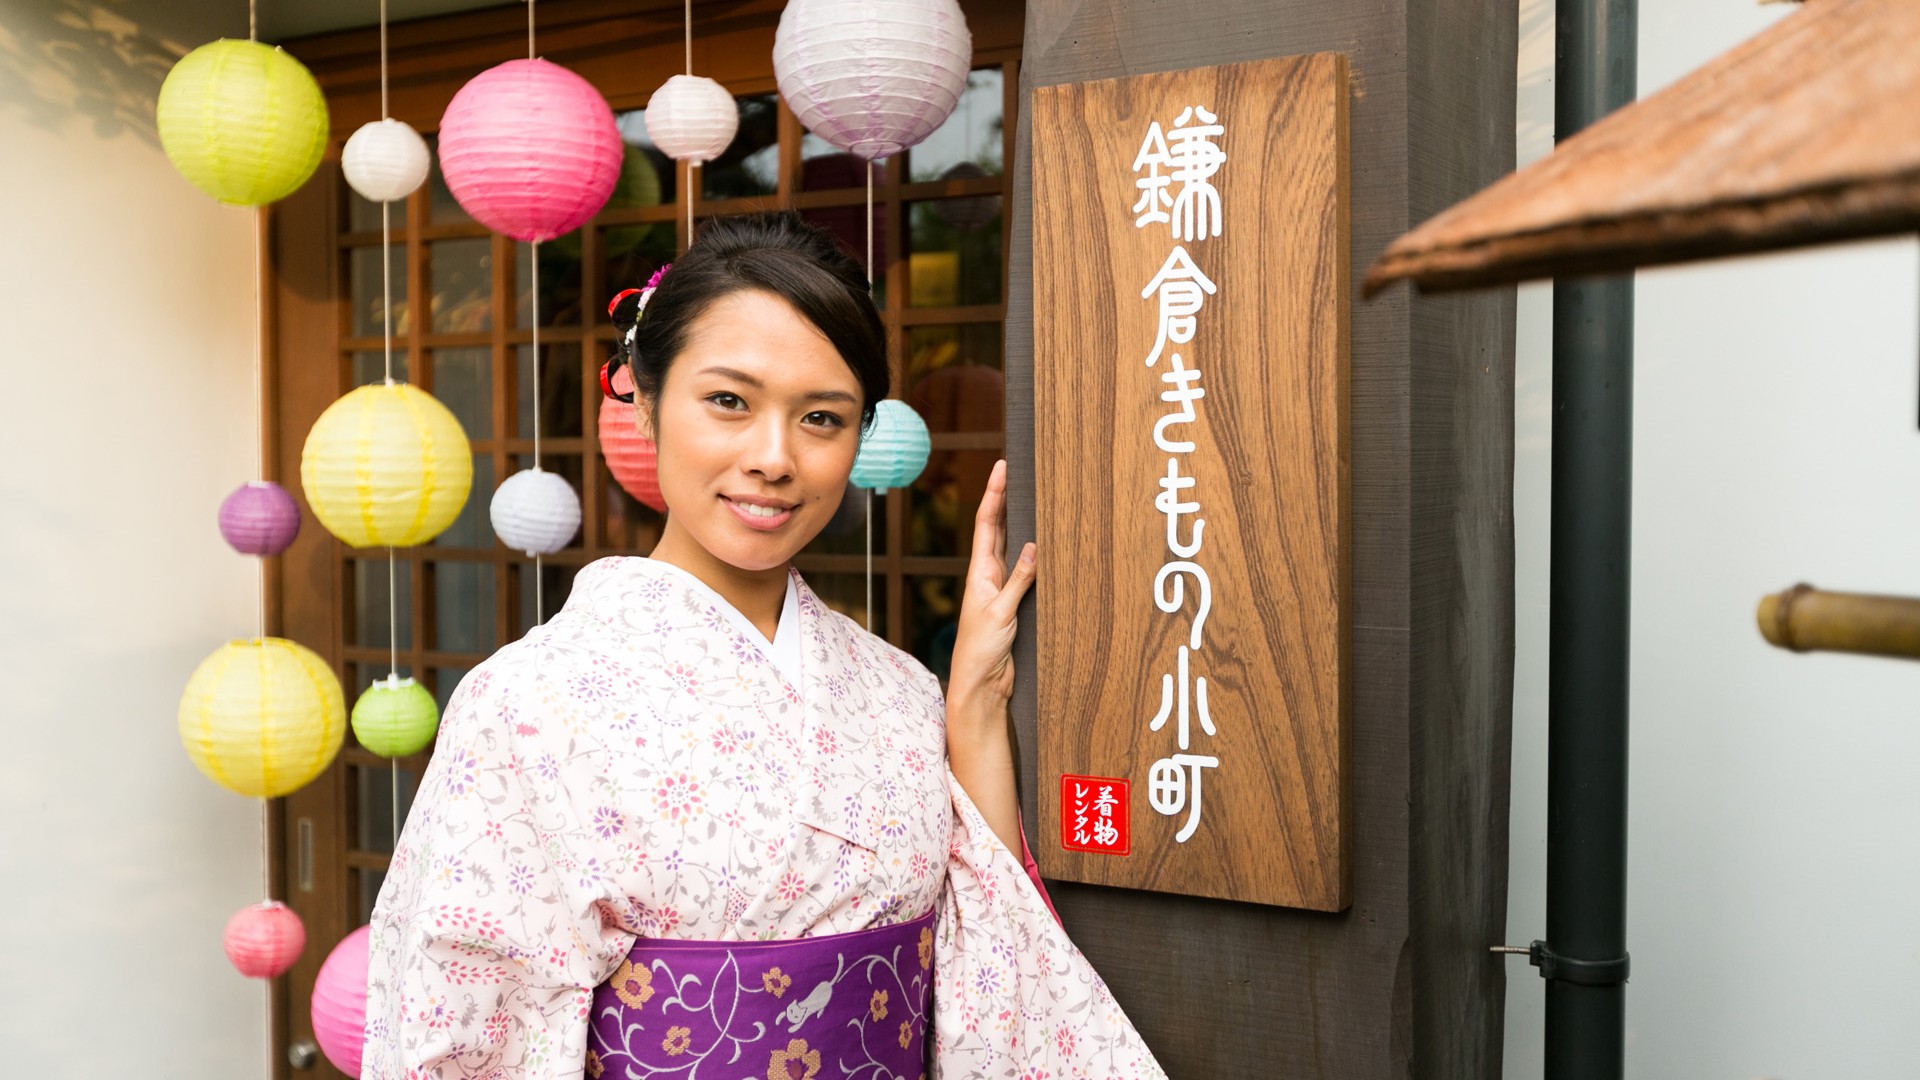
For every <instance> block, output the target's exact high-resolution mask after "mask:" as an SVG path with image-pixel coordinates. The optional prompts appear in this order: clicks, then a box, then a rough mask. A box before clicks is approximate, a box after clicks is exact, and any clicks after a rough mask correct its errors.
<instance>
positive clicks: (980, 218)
mask: <svg viewBox="0 0 1920 1080" xmlns="http://www.w3.org/2000/svg"><path fill="white" fill-rule="evenodd" d="M992 175H993V174H992V173H990V172H988V171H987V170H985V169H983V168H981V167H980V166H979V165H976V164H974V163H973V162H971V161H957V162H955V163H954V164H953V165H952V166H951V167H950V168H948V169H947V171H946V172H943V173H941V174H940V179H942V180H984V179H986V178H987V177H990V176H992ZM927 205H928V206H931V207H933V213H934V215H935V216H936V217H938V218H939V219H940V220H942V221H944V222H946V223H947V224H949V225H951V226H953V227H954V228H956V229H959V230H960V231H961V232H973V231H974V230H975V229H979V228H983V227H985V226H986V225H988V224H989V223H991V222H992V221H993V219H994V218H997V217H999V216H1000V196H998V195H969V196H967V197H965V198H960V199H935V200H933V201H932V202H930V203H928V204H927Z"/></svg>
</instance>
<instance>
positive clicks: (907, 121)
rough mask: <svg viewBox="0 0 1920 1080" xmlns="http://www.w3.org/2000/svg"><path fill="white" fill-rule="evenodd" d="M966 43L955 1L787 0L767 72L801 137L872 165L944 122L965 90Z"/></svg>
mask: <svg viewBox="0 0 1920 1080" xmlns="http://www.w3.org/2000/svg"><path fill="white" fill-rule="evenodd" d="M972 65H973V35H972V34H971V33H970V32H969V31H968V30H967V20H966V16H964V15H962V14H961V13H960V5H959V4H958V3H956V2H955V0H790V2H789V3H788V4H787V7H786V10H785V11H782V12H781V13H780V26H779V28H778V29H777V30H775V31H774V34H773V74H774V78H775V80H776V81H778V83H779V84H780V93H781V95H782V96H784V97H785V98H786V99H787V106H788V107H789V108H791V109H792V110H793V112H794V115H795V116H798V117H799V118H800V122H801V123H802V124H804V125H806V127H807V130H808V131H811V132H813V133H814V134H815V135H818V136H820V137H821V138H823V139H825V140H827V141H828V142H830V143H832V144H833V145H834V146H837V147H839V148H840V149H842V150H845V151H847V152H848V153H850V154H853V155H855V156H858V157H862V158H865V159H867V160H868V161H873V160H875V159H877V158H883V157H890V156H892V155H894V154H897V153H899V152H900V151H902V150H905V149H906V148H907V147H909V146H912V145H914V144H915V143H918V142H919V141H920V140H922V139H924V138H926V137H927V136H928V135H930V134H932V133H933V131H934V129H935V128H937V127H939V126H940V125H941V124H942V123H944V122H945V121H946V119H947V117H948V115H949V114H951V113H952V112H953V109H954V106H955V105H957V104H959V101H960V94H961V92H962V91H964V90H966V88H967V69H968V68H970V67H971V66H972Z"/></svg>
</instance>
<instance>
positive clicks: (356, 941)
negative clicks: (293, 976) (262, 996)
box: [311, 926, 369, 1077]
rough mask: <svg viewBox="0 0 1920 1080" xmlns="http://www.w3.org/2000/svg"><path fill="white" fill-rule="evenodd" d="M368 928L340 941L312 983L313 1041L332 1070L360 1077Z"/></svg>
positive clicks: (365, 1025)
mask: <svg viewBox="0 0 1920 1080" xmlns="http://www.w3.org/2000/svg"><path fill="white" fill-rule="evenodd" d="M368 945H369V941H368V937H367V928H366V927H364V926H363V927H361V928H360V929H358V930H355V931H354V932H353V933H351V934H348V935H347V936H346V937H344V938H341V939H340V944H338V945H335V946H334V947H333V951H332V952H330V953H328V954H327V960H326V962H325V963H323V964H321V965H320V974H319V975H316V976H315V977H314V980H313V996H312V998H311V1001H312V1003H313V1041H314V1042H316V1043H319V1044H320V1052H321V1053H323V1054H325V1055H327V1060H328V1061H330V1062H332V1063H333V1067H334V1068H336V1069H339V1070H340V1071H341V1072H343V1073H346V1074H347V1075H348V1076H355V1077H357V1076H359V1075H360V1058H361V1056H362V1055H363V1054H364V1053H365V1052H366V1045H367V1034H366V1028H367V959H368V957H367V953H368Z"/></svg>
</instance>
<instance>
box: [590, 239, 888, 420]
mask: <svg viewBox="0 0 1920 1080" xmlns="http://www.w3.org/2000/svg"><path fill="white" fill-rule="evenodd" d="M753 289H757V290H761V291H764V292H769V293H772V294H773V295H775V296H778V297H779V298H781V299H782V300H785V301H786V302H787V303H789V304H791V305H793V309H794V310H795V311H798V312H799V313H800V316H801V318H804V319H806V320H807V321H808V322H810V323H812V324H813V325H814V326H815V327H816V328H818V329H819V331H820V332H821V333H822V334H824V335H826V338H827V341H828V342H830V343H832V345H833V347H834V348H835V349H836V350H838V351H839V353H840V358H841V359H842V360H845V361H846V362H847V367H849V368H851V369H852V370H853V374H854V377H855V378H856V379H858V380H860V390H861V396H862V397H863V398H864V404H863V406H862V409H861V422H862V424H863V425H864V424H868V423H871V422H872V421H873V414H874V410H875V408H877V407H878V405H879V403H880V402H881V401H882V400H883V399H885V398H886V396H887V390H888V388H889V386H890V384H891V381H892V380H891V375H890V374H889V372H888V369H887V349H886V336H885V332H884V330H883V328H882V325H881V322H880V312H879V310H878V309H877V308H875V307H874V304H873V289H872V287H871V286H869V285H868V283H867V275H866V272H865V271H864V270H862V269H861V268H860V264H859V263H858V262H856V261H855V260H854V258H853V257H852V256H851V255H849V254H847V252H846V251H845V250H843V249H842V248H841V247H840V244H839V242H838V241H836V240H835V239H834V238H833V234H831V233H829V232H827V231H826V230H824V229H820V228H817V227H815V226H813V225H809V224H807V223H806V222H805V221H803V220H801V218H800V215H798V214H795V213H791V212H780V213H762V214H743V215H739V216H737V217H719V218H714V219H713V220H711V221H709V222H707V223H706V224H705V225H704V226H702V227H701V229H700V236H699V238H698V239H697V240H695V241H694V243H693V245H692V246H691V247H689V248H688V249H687V251H686V254H684V255H682V256H680V257H679V258H678V259H675V260H674V261H673V268H672V269H671V270H668V271H667V272H666V273H665V274H664V275H662V276H661V278H660V284H659V286H658V287H657V288H655V289H654V292H653V296H652V297H651V298H650V299H649V300H648V301H647V306H646V312H645V314H644V316H642V317H641V318H640V319H639V322H638V326H637V328H636V327H635V321H634V320H635V315H636V313H637V312H639V309H640V301H639V297H638V296H629V297H626V298H624V299H622V300H621V301H620V302H619V304H617V305H615V307H614V310H613V325H614V328H615V329H617V330H618V331H619V332H620V335H621V341H622V342H623V343H624V342H625V341H626V340H627V339H626V333H627V331H628V329H630V328H633V329H635V332H634V335H633V339H632V344H631V346H626V345H624V344H623V346H622V347H624V348H626V349H627V356H626V360H627V363H628V365H629V366H631V368H632V370H633V385H634V391H635V394H636V395H637V399H645V400H648V401H658V400H659V398H660V388H661V387H662V386H663V385H665V384H666V381H667V368H668V367H669V366H670V365H671V364H672V363H673V361H674V358H675V357H677V356H679V355H680V352H681V350H682V349H684V348H685V347H686V344H687V332H688V330H689V329H690V328H691V327H692V325H693V322H694V320H695V319H698V318H699V317H700V315H701V313H703V312H705V311H706V310H707V308H709V307H711V306H712V305H713V303H714V301H716V300H719V299H721V298H722V297H725V296H728V295H730V294H732V293H736V292H744V291H747V290H753Z"/></svg>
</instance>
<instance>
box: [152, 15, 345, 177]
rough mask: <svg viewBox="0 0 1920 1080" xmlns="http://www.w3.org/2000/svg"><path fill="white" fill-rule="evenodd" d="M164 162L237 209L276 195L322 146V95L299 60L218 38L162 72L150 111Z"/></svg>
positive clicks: (313, 163)
mask: <svg viewBox="0 0 1920 1080" xmlns="http://www.w3.org/2000/svg"><path fill="white" fill-rule="evenodd" d="M154 113H155V117H154V118H155V120H156V122H157V124H158V127H159V128H160V145H161V147H162V148H163V149H165V150H166V152H167V159H168V160H169V161H172V162H173V167H174V168H176V169H178V170H180V174H181V175H182V176H185V177H186V178H187V179H188V180H191V181H192V182H193V186H195V187H197V188H199V189H200V190H201V191H204V192H206V193H207V194H209V195H211V196H213V197H214V198H216V199H219V200H220V201H221V202H223V203H231V204H234V205H237V206H259V205H261V204H262V203H270V202H273V201H275V200H276V199H283V198H285V197H286V196H288V195H291V194H293V192H294V191H295V190H296V189H298V188H299V187H300V185H301V184H304V183H306V182H307V177H309V176H312V175H313V170H314V169H315V168H316V167H317V166H318V165H319V164H320V158H321V156H322V155H323V154H324V153H325V152H326V148H327V99H326V97H325V95H323V94H322V93H321V92H320V84H319V83H317V82H315V81H314V79H313V75H312V73H310V72H308V71H307V69H306V67H305V66H303V65H302V64H301V63H300V61H298V60H295V59H294V58H293V57H291V56H288V55H287V54H286V53H284V52H282V51H280V50H279V49H276V48H274V47H273V46H271V45H262V44H260V43H259V42H257V41H231V40H227V39H224V38H223V39H221V40H219V41H215V42H210V43H208V44H206V45H202V46H200V47H199V48H197V49H195V50H193V51H192V52H190V53H188V54H187V55H186V56H184V57H182V58H181V59H180V62H179V63H177V64H175V65H173V70H172V71H170V72H168V73H167V81H166V82H164V83H162V84H161V86H160V99H159V101H158V102H157V103H156V105H155V108H154Z"/></svg>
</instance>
